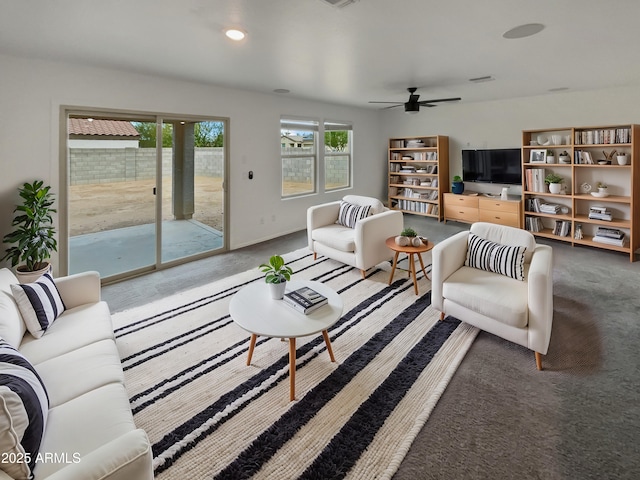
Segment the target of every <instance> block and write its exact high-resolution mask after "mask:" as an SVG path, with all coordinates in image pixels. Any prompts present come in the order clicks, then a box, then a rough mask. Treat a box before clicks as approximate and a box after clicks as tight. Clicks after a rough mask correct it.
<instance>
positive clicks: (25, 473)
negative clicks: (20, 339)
mask: <svg viewBox="0 0 640 480" xmlns="http://www.w3.org/2000/svg"><path fill="white" fill-rule="evenodd" d="M48 411H49V398H48V397H47V391H46V389H45V387H44V384H43V383H42V380H41V379H40V377H39V376H38V374H37V373H36V371H35V369H34V368H33V366H32V365H31V364H30V363H29V362H28V361H27V359H26V358H24V356H23V355H22V354H20V353H19V352H18V351H17V350H16V349H15V348H13V347H12V346H11V345H9V343H8V342H6V341H4V340H2V339H0V456H1V457H2V461H0V469H2V470H4V471H5V472H6V473H7V474H9V475H11V477H12V478H16V479H19V478H20V479H21V478H30V476H31V472H32V471H33V468H34V467H35V461H36V457H37V454H38V451H39V449H40V444H41V442H42V437H43V435H44V430H45V425H46V423H47V413H48Z"/></svg>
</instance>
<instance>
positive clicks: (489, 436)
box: [103, 215, 640, 480]
mask: <svg viewBox="0 0 640 480" xmlns="http://www.w3.org/2000/svg"><path fill="white" fill-rule="evenodd" d="M405 224H406V226H410V227H412V228H414V229H416V230H417V231H418V233H420V234H422V235H427V236H429V237H430V238H431V239H433V240H434V241H436V242H437V241H439V240H441V239H443V238H446V237H448V236H450V235H452V234H454V233H456V232H458V231H460V230H463V229H466V228H468V226H467V225H463V224H458V223H455V222H449V223H447V224H444V223H442V222H436V221H433V220H432V219H425V218H421V217H417V216H414V215H405ZM539 241H540V242H542V243H546V244H548V245H551V246H552V247H553V249H554V264H555V266H554V294H555V316H554V326H553V330H552V334H551V344H550V348H549V354H548V355H547V356H546V357H545V358H544V360H543V366H544V368H545V370H544V371H542V372H538V371H537V370H536V369H535V362H534V358H533V354H532V352H530V351H528V350H527V349H525V348H523V347H520V346H517V345H513V344H511V343H509V342H506V341H504V340H502V339H500V338H498V337H495V336H493V335H490V334H487V333H485V332H480V334H479V335H478V337H477V338H476V341H475V342H474V344H473V345H472V347H471V348H470V350H469V352H468V353H467V355H466V356H465V358H464V360H463V361H462V363H461V365H460V367H459V368H458V370H457V371H456V373H455V375H454V376H453V379H452V380H451V382H450V383H449V385H448V386H447V389H446V390H445V392H444V394H443V395H442V396H441V397H440V400H439V401H438V404H437V405H436V407H435V409H434V410H433V412H432V414H431V416H430V417H429V420H428V422H427V426H426V427H428V428H424V429H423V430H422V431H421V432H420V433H419V434H418V436H417V438H416V440H415V441H414V443H413V445H412V446H411V449H410V450H409V452H408V454H407V456H406V457H405V458H404V460H403V462H402V463H401V465H400V468H399V470H398V471H397V472H396V474H395V476H394V480H416V479H466V478H470V479H485V478H492V479H511V478H513V479H529V478H539V479H551V480H554V479H635V478H640V401H639V400H638V399H639V397H640V394H639V393H638V392H639V391H640V374H639V373H638V372H639V371H640V348H639V346H640V319H639V317H640V315H639V314H638V312H639V311H640V295H638V285H640V261H638V262H635V263H630V262H629V259H628V256H625V255H622V254H617V253H612V252H607V251H603V250H599V249H593V248H586V247H575V248H572V247H571V246H568V245H566V244H565V243H563V242H558V241H546V240H539ZM305 244H306V232H298V233H296V234H291V235H287V236H285V237H282V238H279V239H276V240H272V241H269V242H265V243H263V244H259V245H255V246H252V247H247V248H244V249H241V250H237V251H235V252H230V253H228V254H224V255H218V256H216V257H211V258H209V259H205V260H201V261H198V262H192V263H190V264H188V265H182V266H179V267H174V268H171V269H168V270H165V271H160V272H156V273H153V274H150V275H146V276H144V277H140V278H137V279H132V280H128V281H125V282H121V283H118V284H114V285H110V286H107V287H104V289H103V297H104V298H105V300H107V302H108V303H109V305H110V307H111V309H112V311H113V312H116V311H120V310H123V309H125V308H130V307H133V306H136V305H141V304H144V303H146V302H148V301H150V300H152V299H154V298H163V297H164V296H166V295H168V294H170V293H173V292H175V291H177V290H180V289H185V288H191V287H193V286H196V285H199V284H203V283H206V282H209V281H211V280H212V278H222V277H224V276H226V275H229V274H233V273H236V272H240V271H243V270H246V269H249V268H252V267H255V265H258V264H259V263H261V262H262V261H264V260H265V259H266V258H268V256H269V255H270V254H272V253H284V252H288V251H292V250H295V249H296V248H300V247H302V246H304V245H305Z"/></svg>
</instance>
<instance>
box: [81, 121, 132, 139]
mask: <svg viewBox="0 0 640 480" xmlns="http://www.w3.org/2000/svg"><path fill="white" fill-rule="evenodd" d="M69 135H95V136H108V137H136V138H138V137H140V134H139V133H138V131H137V130H136V129H135V127H134V126H133V125H131V122H126V121H124V120H89V119H88V118H70V119H69Z"/></svg>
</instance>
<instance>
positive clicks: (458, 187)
mask: <svg viewBox="0 0 640 480" xmlns="http://www.w3.org/2000/svg"><path fill="white" fill-rule="evenodd" d="M462 192H464V182H463V181H462V177H461V176H460V175H456V176H455V177H453V183H452V184H451V193H456V194H461V193H462Z"/></svg>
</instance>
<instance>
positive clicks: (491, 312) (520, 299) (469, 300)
mask: <svg viewBox="0 0 640 480" xmlns="http://www.w3.org/2000/svg"><path fill="white" fill-rule="evenodd" d="M527 289H528V285H527V282H520V281H518V280H514V279H513V278H509V277H507V276H504V275H498V274H495V273H492V272H487V271H485V270H479V269H477V268H472V267H461V268H460V269H459V270H457V271H456V272H454V273H453V274H452V275H451V276H450V277H449V278H447V279H446V280H445V282H444V283H443V285H442V296H443V297H444V298H445V299H448V300H451V301H452V302H455V303H457V304H458V305H461V306H463V307H465V308H467V309H469V310H472V311H474V312H477V313H479V314H481V315H485V316H487V317H490V318H493V319H496V320H498V321H499V322H502V323H504V324H506V325H511V326H513V327H518V328H523V327H526V326H527V324H528V323H529V313H528V312H529V310H528V304H527V300H528V292H527Z"/></svg>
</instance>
